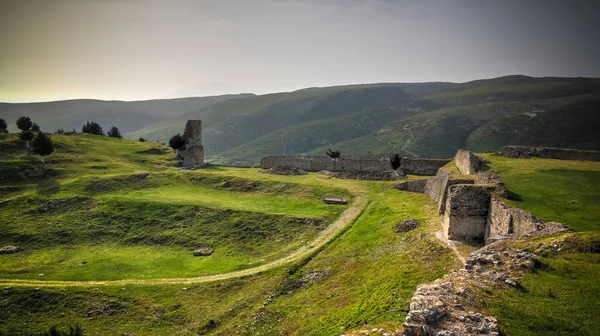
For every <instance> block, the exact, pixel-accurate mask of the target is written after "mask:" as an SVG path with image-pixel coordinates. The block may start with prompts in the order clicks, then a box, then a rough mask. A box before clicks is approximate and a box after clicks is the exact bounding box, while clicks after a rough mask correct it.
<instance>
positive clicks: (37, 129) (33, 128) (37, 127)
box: [31, 123, 40, 132]
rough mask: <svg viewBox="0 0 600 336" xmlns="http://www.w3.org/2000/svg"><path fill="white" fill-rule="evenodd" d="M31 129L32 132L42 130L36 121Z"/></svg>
mask: <svg viewBox="0 0 600 336" xmlns="http://www.w3.org/2000/svg"><path fill="white" fill-rule="evenodd" d="M31 131H32V132H39V131H40V126H39V125H38V124H36V123H33V124H31Z"/></svg>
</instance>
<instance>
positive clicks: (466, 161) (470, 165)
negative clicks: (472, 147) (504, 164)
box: [454, 149, 487, 175]
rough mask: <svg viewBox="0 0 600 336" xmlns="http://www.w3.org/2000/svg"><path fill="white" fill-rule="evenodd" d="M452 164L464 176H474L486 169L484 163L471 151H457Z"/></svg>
mask: <svg viewBox="0 0 600 336" xmlns="http://www.w3.org/2000/svg"><path fill="white" fill-rule="evenodd" d="M454 164H455V165H456V167H458V169H459V170H460V172H461V173H463V174H465V175H476V174H477V173H478V172H480V171H483V170H485V169H487V166H486V162H485V161H484V160H483V159H482V158H480V157H479V156H477V155H475V154H473V153H471V151H468V150H464V149H459V150H458V152H456V156H454Z"/></svg>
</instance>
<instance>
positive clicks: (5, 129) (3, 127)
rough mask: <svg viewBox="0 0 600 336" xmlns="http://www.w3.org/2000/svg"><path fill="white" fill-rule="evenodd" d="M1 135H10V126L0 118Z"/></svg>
mask: <svg viewBox="0 0 600 336" xmlns="http://www.w3.org/2000/svg"><path fill="white" fill-rule="evenodd" d="M0 133H8V124H7V123H6V120H4V119H2V118H0Z"/></svg>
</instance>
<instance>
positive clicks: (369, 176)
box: [328, 170, 406, 181]
mask: <svg viewBox="0 0 600 336" xmlns="http://www.w3.org/2000/svg"><path fill="white" fill-rule="evenodd" d="M328 175H330V176H333V177H337V178H342V179H356V180H373V181H395V180H401V179H403V178H405V177H406V175H404V173H402V172H395V171H373V170H351V171H340V172H330V173H329V174H328Z"/></svg>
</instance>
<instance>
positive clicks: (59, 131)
mask: <svg viewBox="0 0 600 336" xmlns="http://www.w3.org/2000/svg"><path fill="white" fill-rule="evenodd" d="M64 133H65V130H64V129H62V128H59V129H57V130H56V134H64Z"/></svg>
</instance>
